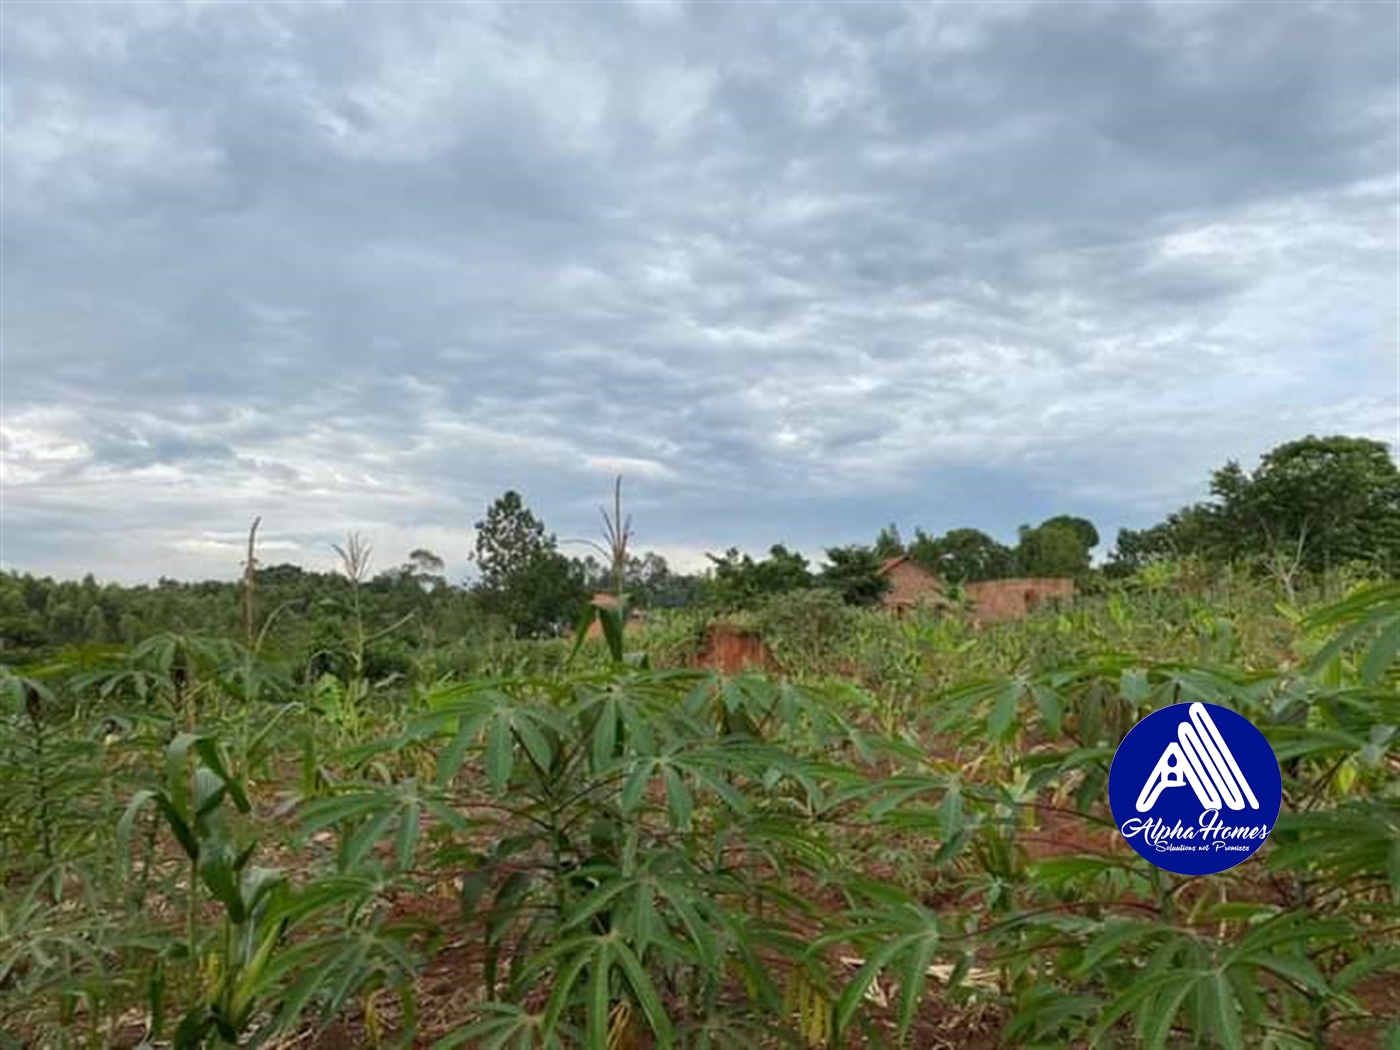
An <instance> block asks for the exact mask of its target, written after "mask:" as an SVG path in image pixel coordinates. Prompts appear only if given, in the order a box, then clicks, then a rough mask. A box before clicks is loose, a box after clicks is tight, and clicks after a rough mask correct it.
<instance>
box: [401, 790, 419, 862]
mask: <svg viewBox="0 0 1400 1050" xmlns="http://www.w3.org/2000/svg"><path fill="white" fill-rule="evenodd" d="M421 821H422V811H421V807H420V805H419V802H418V800H417V799H416V798H415V799H410V800H409V801H408V802H407V803H406V804H405V805H404V807H403V819H402V822H401V823H400V824H399V833H398V837H397V838H396V839H395V843H394V846H395V849H394V852H395V854H396V857H397V860H398V864H399V870H400V871H407V870H408V869H409V868H411V867H412V866H413V854H414V851H415V849H416V847H417V846H418V829H419V827H420V824H421Z"/></svg>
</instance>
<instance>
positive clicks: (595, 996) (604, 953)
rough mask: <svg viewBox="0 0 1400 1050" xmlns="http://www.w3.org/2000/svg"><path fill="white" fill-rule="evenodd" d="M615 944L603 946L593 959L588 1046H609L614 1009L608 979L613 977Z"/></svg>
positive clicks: (589, 990) (589, 993) (589, 989)
mask: <svg viewBox="0 0 1400 1050" xmlns="http://www.w3.org/2000/svg"><path fill="white" fill-rule="evenodd" d="M613 946H614V942H611V941H607V942H604V943H603V944H602V946H601V947H600V948H599V949H598V951H597V953H596V954H595V955H594V957H593V972H592V974H591V975H590V981H589V988H588V1045H589V1046H590V1047H599V1048H605V1047H606V1046H607V1045H608V1015H609V1013H610V1012H611V1009H612V995H611V993H610V991H609V988H608V985H609V981H608V978H609V977H610V976H611V975H612V950H611V949H612V948H613Z"/></svg>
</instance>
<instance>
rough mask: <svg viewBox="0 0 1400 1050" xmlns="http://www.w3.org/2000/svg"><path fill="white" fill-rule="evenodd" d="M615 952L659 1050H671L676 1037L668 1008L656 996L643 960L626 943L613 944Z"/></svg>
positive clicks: (659, 997)
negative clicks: (643, 965)
mask: <svg viewBox="0 0 1400 1050" xmlns="http://www.w3.org/2000/svg"><path fill="white" fill-rule="evenodd" d="M613 951H614V952H615V953H616V955H617V961H618V963H620V964H621V966H622V972H623V974H624V976H625V977H626V978H627V983H628V985H630V986H631V988H632V992H633V994H634V995H636V997H637V1002H638V1003H639V1004H641V1007H642V1012H643V1013H644V1014H646V1017H647V1021H648V1023H649V1024H650V1025H651V1031H652V1034H653V1035H654V1036H655V1037H656V1047H657V1050H669V1047H670V1046H671V1045H672V1043H674V1042H675V1035H674V1033H673V1032H672V1030H671V1019H670V1017H669V1016H667V1014H666V1007H665V1006H663V1005H662V1002H661V996H659V995H657V994H656V986H655V985H653V984H652V983H651V978H650V977H648V976H647V974H646V971H645V970H644V969H642V964H641V960H639V959H638V958H637V956H636V954H635V953H634V952H633V951H632V949H631V948H630V947H628V945H627V942H626V941H615V942H613Z"/></svg>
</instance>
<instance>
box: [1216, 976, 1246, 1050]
mask: <svg viewBox="0 0 1400 1050" xmlns="http://www.w3.org/2000/svg"><path fill="white" fill-rule="evenodd" d="M1208 987H1209V988H1210V990H1211V995H1210V1016H1211V1018H1212V1019H1213V1021H1214V1026H1213V1028H1214V1033H1215V1037H1216V1038H1217V1039H1218V1040H1220V1045H1221V1046H1223V1047H1224V1048H1225V1050H1244V1033H1243V1031H1241V1028H1240V1015H1239V1011H1238V1010H1237V1009H1236V1002H1235V990H1234V989H1233V988H1231V987H1230V982H1229V980H1228V979H1227V978H1226V976H1225V974H1224V972H1223V971H1221V970H1216V971H1215V972H1214V973H1213V974H1212V975H1211V979H1210V982H1209V984H1208Z"/></svg>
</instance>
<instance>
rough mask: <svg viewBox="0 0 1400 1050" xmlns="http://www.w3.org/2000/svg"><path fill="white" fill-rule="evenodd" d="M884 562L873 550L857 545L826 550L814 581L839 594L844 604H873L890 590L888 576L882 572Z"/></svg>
mask: <svg viewBox="0 0 1400 1050" xmlns="http://www.w3.org/2000/svg"><path fill="white" fill-rule="evenodd" d="M885 560H886V559H885V558H883V557H882V556H881V555H880V553H879V552H878V551H876V550H875V549H874V548H871V547H864V546H861V545H859V544H855V545H852V546H849V547H828V548H827V551H826V562H827V563H826V565H825V566H824V567H823V568H822V571H821V575H820V576H819V577H818V580H817V582H818V583H819V584H820V585H821V586H823V587H828V588H830V589H831V590H833V591H835V592H836V593H837V594H839V595H841V600H842V601H844V602H845V603H846V604H847V605H876V604H878V603H879V601H880V597H881V595H883V594H884V593H885V592H886V591H887V590H889V589H890V578H889V575H888V574H887V573H885V572H884V571H882V566H883V565H884V563H885Z"/></svg>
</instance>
